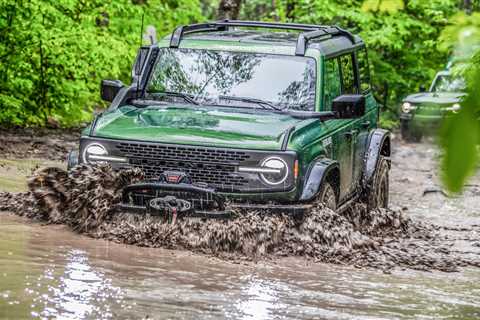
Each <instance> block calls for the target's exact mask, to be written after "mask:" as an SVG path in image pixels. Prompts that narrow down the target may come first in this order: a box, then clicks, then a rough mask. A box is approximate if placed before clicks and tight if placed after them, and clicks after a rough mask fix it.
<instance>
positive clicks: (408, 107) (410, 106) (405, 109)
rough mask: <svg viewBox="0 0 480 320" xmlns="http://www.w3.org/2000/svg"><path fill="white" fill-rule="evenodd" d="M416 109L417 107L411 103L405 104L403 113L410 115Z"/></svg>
mask: <svg viewBox="0 0 480 320" xmlns="http://www.w3.org/2000/svg"><path fill="white" fill-rule="evenodd" d="M415 109H417V107H416V106H413V105H412V104H411V103H410V102H404V103H403V104H402V111H403V112H405V113H409V112H410V111H412V110H415Z"/></svg>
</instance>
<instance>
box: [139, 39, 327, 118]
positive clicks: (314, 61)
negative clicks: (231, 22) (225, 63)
mask: <svg viewBox="0 0 480 320" xmlns="http://www.w3.org/2000/svg"><path fill="white" fill-rule="evenodd" d="M158 50H159V52H158V54H157V56H156V57H155V62H154V63H153V64H152V67H151V68H150V70H149V73H148V75H147V78H146V80H145V82H144V86H143V90H142V98H143V99H147V95H148V93H149V92H148V86H149V84H150V83H151V81H152V78H153V76H154V74H155V69H156V66H157V64H158V63H159V60H160V57H161V54H160V50H193V51H211V52H225V53H232V54H252V55H265V56H269V57H286V58H299V57H297V56H296V55H293V54H282V53H272V52H264V51H257V50H253V51H244V50H233V49H232V50H230V49H229V48H222V49H208V48H198V47H181V48H170V47H166V46H165V47H163V46H162V47H158ZM301 58H302V59H304V60H308V61H310V63H312V69H313V70H314V78H313V79H312V83H313V88H312V93H313V94H314V97H313V103H312V106H313V108H309V109H308V110H298V109H291V108H290V107H285V108H281V110H280V112H290V111H294V112H305V113H315V112H318V109H319V96H320V94H321V92H319V88H321V73H320V70H319V69H318V65H319V64H318V61H317V60H318V59H317V58H316V57H315V56H311V55H305V56H302V57H301ZM186 94H188V93H186ZM244 98H252V99H258V98H255V97H244ZM265 101H267V102H269V103H274V102H271V101H268V100H265ZM188 104H189V105H190V103H188ZM200 105H202V106H209V105H210V106H220V107H227V108H234V109H264V108H261V107H260V106H259V105H258V104H255V103H251V105H249V106H238V105H235V104H229V103H225V104H221V103H206V104H204V103H202V102H201V101H200ZM271 111H276V112H278V111H279V110H273V109H271Z"/></svg>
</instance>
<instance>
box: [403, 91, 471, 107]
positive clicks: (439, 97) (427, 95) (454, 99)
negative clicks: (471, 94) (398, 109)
mask: <svg viewBox="0 0 480 320" xmlns="http://www.w3.org/2000/svg"><path fill="white" fill-rule="evenodd" d="M463 96H465V93H461V92H421V93H416V94H412V95H409V96H408V97H406V98H405V99H403V101H404V102H410V103H412V104H439V105H442V104H445V105H451V104H454V103H458V102H460V101H461V99H462V97H463Z"/></svg>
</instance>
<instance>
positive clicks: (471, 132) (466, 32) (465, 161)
mask: <svg viewBox="0 0 480 320" xmlns="http://www.w3.org/2000/svg"><path fill="white" fill-rule="evenodd" d="M441 40H442V42H443V43H442V46H443V47H444V48H450V49H452V48H453V46H454V45H455V51H454V52H455V53H454V57H453V61H454V66H453V72H454V73H461V74H462V76H463V77H464V78H465V80H466V83H467V90H466V93H467V96H466V97H465V99H464V100H463V102H462V104H461V105H462V109H461V111H460V112H459V113H458V114H456V115H453V116H452V117H449V118H446V119H445V121H444V124H443V127H442V130H441V137H440V141H441V145H442V148H443V150H444V154H443V158H442V163H441V166H442V179H443V182H444V184H445V186H446V187H447V188H448V189H449V190H450V191H452V192H459V191H461V189H462V187H463V186H464V185H465V183H466V181H467V179H468V178H469V177H470V176H471V175H473V174H474V173H475V171H476V169H477V166H478V164H479V159H480V157H479V149H478V146H479V144H480V14H478V13H477V14H473V15H472V16H466V15H457V16H456V17H455V18H454V24H453V25H452V26H451V27H449V28H446V30H445V31H444V33H443V34H442V37H441Z"/></svg>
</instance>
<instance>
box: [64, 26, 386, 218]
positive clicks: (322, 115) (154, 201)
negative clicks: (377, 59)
mask: <svg viewBox="0 0 480 320" xmlns="http://www.w3.org/2000/svg"><path fill="white" fill-rule="evenodd" d="M246 28H248V29H246ZM252 29H253V30H252ZM266 29H267V30H268V29H274V30H276V31H279V30H281V31H284V32H267V31H265V30H266ZM285 31H288V32H285ZM102 97H103V98H104V99H105V100H107V101H112V104H111V106H110V107H109V108H108V110H106V111H105V112H104V113H103V114H101V115H99V116H97V117H96V118H95V120H94V121H93V123H92V124H91V125H90V126H89V127H88V128H87V129H86V130H85V131H84V133H83V135H82V138H81V141H80V149H79V152H78V153H76V152H74V153H72V154H71V156H70V160H71V161H70V164H69V166H73V165H75V164H76V163H78V162H80V163H95V162H99V161H100V162H109V163H111V165H112V166H113V167H114V168H115V169H121V168H128V167H132V166H133V167H139V168H141V169H143V171H144V172H145V173H146V175H147V180H146V181H144V182H142V183H139V184H136V185H131V186H129V187H127V188H125V190H124V194H123V202H122V204H121V205H120V206H121V207H122V208H124V209H125V208H126V209H129V210H138V211H142V212H143V211H150V212H160V213H165V212H167V213H172V212H173V213H174V214H176V213H180V212H185V213H188V214H190V215H195V214H196V215H201V216H206V215H207V216H221V215H224V214H225V213H228V212H229V210H230V209H232V208H235V207H240V208H247V209H270V210H275V209H276V210H278V211H281V212H289V213H299V212H304V211H305V210H307V209H309V208H310V207H311V206H312V205H313V204H315V203H316V202H322V203H325V204H326V205H327V206H328V207H330V208H332V209H338V210H340V209H342V208H345V206H346V205H347V204H349V203H351V202H352V201H357V200H364V201H366V202H367V203H368V205H369V207H370V208H376V207H386V206H387V205H388V187H389V186H388V171H389V168H390V165H389V156H390V137H389V133H388V132H387V131H385V130H381V129H378V128H377V123H378V113H379V108H378V105H377V102H376V101H375V99H374V97H373V95H372V88H371V85H370V73H369V65H368V58H367V50H366V48H365V44H364V43H363V41H362V40H361V39H360V38H359V37H358V36H354V35H352V34H351V33H349V32H347V31H345V30H343V29H341V28H339V27H335V26H332V27H326V26H316V25H303V24H285V23H264V22H248V21H229V20H225V21H218V22H213V23H205V24H196V25H189V26H183V27H179V28H177V29H176V30H175V31H174V32H173V34H172V35H171V36H169V37H167V38H165V39H163V40H162V41H160V42H159V43H158V44H153V45H151V46H144V47H142V48H141V49H140V51H139V53H138V56H137V59H136V62H135V65H134V68H133V71H132V83H131V85H130V86H125V85H123V84H122V83H121V82H120V81H118V80H116V81H111V80H104V81H103V82H102Z"/></svg>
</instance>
